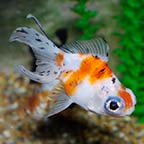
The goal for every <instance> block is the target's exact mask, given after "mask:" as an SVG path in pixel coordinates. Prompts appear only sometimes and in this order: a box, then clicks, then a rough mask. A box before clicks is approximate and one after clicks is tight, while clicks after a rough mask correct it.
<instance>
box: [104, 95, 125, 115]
mask: <svg viewBox="0 0 144 144" xmlns="http://www.w3.org/2000/svg"><path fill="white" fill-rule="evenodd" d="M123 108H124V101H123V99H122V98H120V97H118V96H113V97H109V98H108V99H107V100H106V102H105V104H104V109H105V111H106V113H108V114H111V115H118V114H120V113H121V112H122V110H123Z"/></svg>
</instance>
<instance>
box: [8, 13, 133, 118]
mask: <svg viewBox="0 0 144 144" xmlns="http://www.w3.org/2000/svg"><path fill="white" fill-rule="evenodd" d="M28 18H32V19H34V21H35V22H36V23H37V24H38V26H39V27H40V29H41V31H42V33H39V32H37V31H36V30H35V29H33V28H30V27H20V28H17V29H16V30H15V31H14V32H13V33H12V35H11V37H10V41H19V42H22V43H25V44H27V45H28V46H30V47H31V48H32V50H33V52H34V54H35V57H36V59H37V60H36V65H37V67H36V71H35V72H31V71H29V70H27V69H26V68H25V67H23V66H22V65H19V66H17V68H16V69H17V71H18V72H20V73H21V74H24V75H26V76H27V77H29V78H30V79H31V80H34V81H36V82H39V83H46V84H47V83H48V85H49V86H50V85H51V84H53V83H55V82H56V83H57V84H56V85H55V86H56V88H55V90H54V91H53V92H52V93H50V94H51V95H52V96H51V98H52V99H54V101H55V103H54V104H53V106H52V107H50V108H49V109H48V108H47V103H46V101H47V100H46V99H48V97H49V96H48V95H45V98H42V97H41V98H40V97H39V100H38V101H37V102H36V103H35V108H36V111H37V112H36V116H39V115H41V113H43V112H44V117H46V118H47V117H50V116H52V115H54V114H56V113H59V112H61V111H62V110H64V109H66V108H67V107H68V106H69V105H71V104H72V103H75V104H78V105H79V106H81V107H82V108H84V109H85V110H87V111H91V112H94V113H97V114H100V115H111V116H115V117H119V116H125V115H130V114H131V113H132V112H133V111H134V107H135V104H136V98H135V95H134V93H133V92H132V91H131V90H130V89H129V88H126V87H124V86H123V85H122V84H121V83H120V81H119V80H118V78H117V77H116V75H115V74H114V73H113V71H112V70H111V68H110V67H109V66H108V52H109V46H108V44H107V42H106V41H105V40H104V39H103V38H95V39H92V40H86V41H80V40H78V41H74V42H71V43H69V44H65V45H63V46H62V47H60V48H58V47H57V46H56V45H55V44H54V42H52V41H51V40H50V39H49V38H48V37H47V35H46V33H45V32H44V30H43V28H42V26H41V24H40V23H39V21H38V20H37V19H36V18H35V17H34V16H32V15H28ZM58 83H59V84H58ZM32 102H33V99H32ZM33 103H34V102H33ZM34 110H35V109H34ZM46 110H47V114H46Z"/></svg>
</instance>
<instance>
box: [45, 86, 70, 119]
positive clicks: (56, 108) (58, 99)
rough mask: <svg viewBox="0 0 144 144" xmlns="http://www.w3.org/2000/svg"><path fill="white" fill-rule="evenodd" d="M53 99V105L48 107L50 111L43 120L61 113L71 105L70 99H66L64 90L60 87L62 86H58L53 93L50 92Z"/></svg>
mask: <svg viewBox="0 0 144 144" xmlns="http://www.w3.org/2000/svg"><path fill="white" fill-rule="evenodd" d="M51 97H52V98H53V99H54V103H53V105H52V106H51V107H50V110H49V112H48V114H47V115H46V116H45V118H48V117H50V116H52V115H54V114H57V113H59V112H61V111H63V110H64V109H66V108H67V107H68V106H69V105H71V104H72V101H71V99H70V97H68V96H67V95H66V94H65V91H64V88H63V86H62V84H60V86H58V87H57V88H56V89H55V90H54V91H53V92H52V96H51Z"/></svg>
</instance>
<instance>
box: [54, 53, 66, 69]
mask: <svg viewBox="0 0 144 144" xmlns="http://www.w3.org/2000/svg"><path fill="white" fill-rule="evenodd" d="M55 60H56V64H57V65H58V66H61V65H62V63H63V60H64V55H63V54H62V53H58V54H57V55H56V58H55Z"/></svg>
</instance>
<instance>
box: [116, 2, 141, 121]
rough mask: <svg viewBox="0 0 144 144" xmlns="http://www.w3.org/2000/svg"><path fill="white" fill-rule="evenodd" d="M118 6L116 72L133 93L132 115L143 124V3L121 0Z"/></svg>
mask: <svg viewBox="0 0 144 144" xmlns="http://www.w3.org/2000/svg"><path fill="white" fill-rule="evenodd" d="M120 6H121V11H120V15H119V16H117V21H118V25H119V26H120V28H121V30H120V32H119V33H117V34H118V36H119V37H120V41H119V44H120V46H121V48H118V49H116V51H115V52H116V54H117V55H118V56H119V60H120V62H121V63H120V64H119V65H118V67H117V70H118V71H119V72H120V73H121V81H122V82H123V83H124V84H125V85H126V86H129V87H130V88H132V89H133V91H134V92H135V94H136V96H137V105H136V110H135V112H134V115H136V116H137V117H138V122H144V32H143V28H144V9H143V7H144V1H143V0H139V1H137V0H127V1H126V0H121V1H120Z"/></svg>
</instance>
